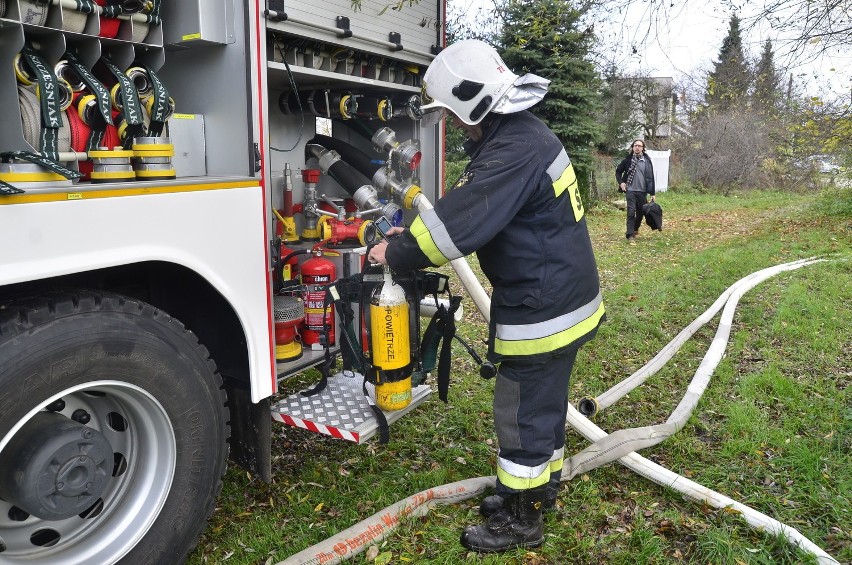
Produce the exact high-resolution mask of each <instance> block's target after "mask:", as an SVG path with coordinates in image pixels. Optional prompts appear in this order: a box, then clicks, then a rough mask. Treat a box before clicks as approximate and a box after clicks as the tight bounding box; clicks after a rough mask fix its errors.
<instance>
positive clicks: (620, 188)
mask: <svg viewBox="0 0 852 565" xmlns="http://www.w3.org/2000/svg"><path fill="white" fill-rule="evenodd" d="M618 190H620V191H621V192H627V183H626V182H623V183H621V184H620V185H618Z"/></svg>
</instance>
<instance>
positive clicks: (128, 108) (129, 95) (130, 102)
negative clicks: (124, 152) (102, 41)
mask: <svg viewBox="0 0 852 565" xmlns="http://www.w3.org/2000/svg"><path fill="white" fill-rule="evenodd" d="M101 61H103V63H104V66H106V68H107V69H108V70H109V72H110V74H111V75H112V76H113V78H115V80H116V81H117V82H118V84H119V87H118V90H119V96H121V104H122V107H123V108H124V109H123V111H122V114H123V115H124V121H126V122H127V135H126V136H125V137H124V141H123V142H122V145H123V146H124V148H125V149H130V148H131V146H132V145H133V138H134V137H139V135H140V134H141V133H142V131H143V130H144V129H145V120H144V118H143V117H142V104H141V102H139V93H138V92H136V87H135V86H133V82H132V81H131V80H130V79H129V78H128V76H127V75H126V74H124V73H123V72H121V69H119V68H118V67H117V66H115V64H114V63H113V62H112V61H110V60H109V57H101Z"/></svg>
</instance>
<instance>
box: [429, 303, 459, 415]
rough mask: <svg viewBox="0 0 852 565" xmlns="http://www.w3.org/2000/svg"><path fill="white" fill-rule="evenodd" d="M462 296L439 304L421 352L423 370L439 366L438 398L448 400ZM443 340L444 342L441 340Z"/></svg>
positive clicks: (430, 369)
mask: <svg viewBox="0 0 852 565" xmlns="http://www.w3.org/2000/svg"><path fill="white" fill-rule="evenodd" d="M461 300H462V299H461V296H453V297H451V298H450V307H449V308H446V307H444V305H443V304H441V305H439V306H438V309H437V310H436V312H435V315H434V316H433V317H432V320H430V322H429V325H428V326H427V327H426V332H425V333H424V334H423V340H422V341H421V344H420V352H421V358H422V363H423V371H424V372H429V371H432V370H434V369H435V365H436V361H437V366H438V398H440V399H441V400H443V401H444V402H447V398H448V392H449V389H450V364H451V361H452V343H453V337H454V336H455V335H456V319H455V313H456V310H458V309H459V306H460V305H461ZM442 340H443V343H441V341H442ZM438 344H441V355H440V358H439V357H438Z"/></svg>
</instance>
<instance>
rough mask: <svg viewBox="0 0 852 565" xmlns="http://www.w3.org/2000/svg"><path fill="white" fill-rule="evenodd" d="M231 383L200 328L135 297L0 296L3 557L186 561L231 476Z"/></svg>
mask: <svg viewBox="0 0 852 565" xmlns="http://www.w3.org/2000/svg"><path fill="white" fill-rule="evenodd" d="M221 387H222V379H221V377H220V376H219V374H218V373H217V372H216V366H215V364H214V363H213V361H211V360H210V358H209V356H208V352H207V350H206V349H205V348H204V347H203V346H202V345H200V344H199V343H198V340H197V339H196V337H195V335H194V334H192V333H191V332H190V331H188V330H187V329H186V328H185V327H184V326H183V324H181V323H180V322H178V321H177V320H175V319H174V318H171V317H170V316H169V315H168V314H165V313H164V312H162V311H160V310H157V309H156V308H154V307H153V306H150V305H148V304H145V303H143V302H140V301H137V300H135V299H131V298H126V297H122V296H118V295H115V294H109V293H102V292H90V291H69V292H53V293H49V294H47V295H42V296H40V297H38V298H31V299H26V300H19V301H17V302H13V303H11V304H6V305H0V562H2V563H6V564H11V565H16V564H19V563H21V564H23V563H27V564H29V565H46V564H56V563H63V564H69V565H70V564H81V565H82V564H84V563H85V564H92V563H98V564H106V563H118V562H121V563H127V564H133V565H135V564H142V563H145V564H166V563H181V562H183V560H184V559H185V558H186V555H187V553H188V552H189V551H191V550H192V548H193V547H194V546H195V544H196V543H197V540H198V537H199V535H200V534H201V532H202V531H203V529H204V527H205V525H206V522H207V519H208V518H209V517H210V515H211V514H212V512H213V508H214V503H215V499H216V496H217V495H218V494H219V491H220V490H221V487H222V475H223V473H224V470H225V462H226V459H227V436H228V423H227V422H228V411H227V408H226V406H225V402H226V398H225V393H224V391H223V389H222V388H221Z"/></svg>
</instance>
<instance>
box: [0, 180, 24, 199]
mask: <svg viewBox="0 0 852 565" xmlns="http://www.w3.org/2000/svg"><path fill="white" fill-rule="evenodd" d="M23 193H24V191H23V190H21V189H20V188H16V187H14V186H12V185H11V184H9V183H7V182H3V181H2V180H0V196H12V195H13V194H23Z"/></svg>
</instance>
